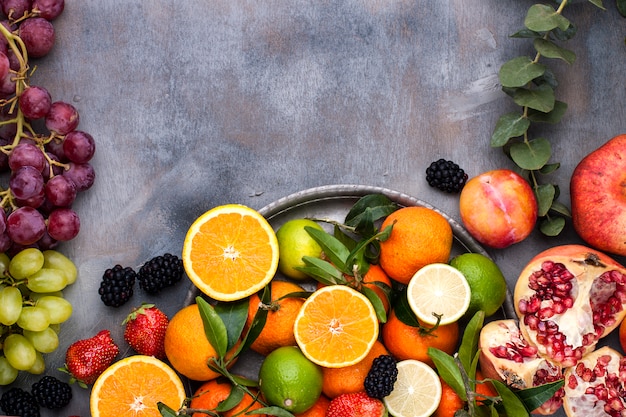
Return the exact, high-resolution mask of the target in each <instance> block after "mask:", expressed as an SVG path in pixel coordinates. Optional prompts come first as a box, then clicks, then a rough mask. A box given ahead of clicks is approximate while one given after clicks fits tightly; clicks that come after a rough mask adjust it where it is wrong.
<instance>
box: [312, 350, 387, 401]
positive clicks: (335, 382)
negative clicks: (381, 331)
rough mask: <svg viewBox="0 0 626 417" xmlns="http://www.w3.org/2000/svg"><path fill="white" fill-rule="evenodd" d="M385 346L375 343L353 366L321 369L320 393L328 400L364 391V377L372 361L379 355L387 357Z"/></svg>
mask: <svg viewBox="0 0 626 417" xmlns="http://www.w3.org/2000/svg"><path fill="white" fill-rule="evenodd" d="M388 354H389V352H388V351H387V349H386V348H385V346H384V345H383V344H382V343H381V342H379V341H376V342H375V343H374V346H372V349H371V350H370V351H369V353H368V354H367V356H366V357H365V358H364V359H363V360H361V361H360V362H357V363H355V364H354V365H350V366H345V367H343V368H322V374H323V376H324V382H323V385H322V392H323V393H324V394H325V395H326V396H328V397H329V398H335V397H337V396H339V395H341V394H346V393H351V392H360V391H365V386H364V385H363V383H364V382H365V377H366V376H367V373H368V372H369V370H370V368H371V367H372V362H374V359H376V358H377V357H379V356H380V355H388Z"/></svg>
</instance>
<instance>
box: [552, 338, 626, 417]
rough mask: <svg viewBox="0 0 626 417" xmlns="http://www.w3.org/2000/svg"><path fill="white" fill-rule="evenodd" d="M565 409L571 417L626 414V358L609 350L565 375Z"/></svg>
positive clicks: (603, 349) (599, 351)
mask: <svg viewBox="0 0 626 417" xmlns="http://www.w3.org/2000/svg"><path fill="white" fill-rule="evenodd" d="M564 389H565V399H564V401H563V408H564V410H565V413H566V414H567V415H568V416H569V417H595V416H598V417H599V416H611V417H618V416H623V415H624V414H625V413H626V358H623V357H622V355H621V354H620V353H619V352H617V351H616V350H614V349H612V348H610V347H608V346H605V347H601V348H599V349H597V350H595V351H594V352H591V353H590V354H588V355H587V356H585V357H584V358H582V359H581V361H580V362H578V364H577V365H576V366H574V367H571V368H569V369H567V370H566V371H565V387H564Z"/></svg>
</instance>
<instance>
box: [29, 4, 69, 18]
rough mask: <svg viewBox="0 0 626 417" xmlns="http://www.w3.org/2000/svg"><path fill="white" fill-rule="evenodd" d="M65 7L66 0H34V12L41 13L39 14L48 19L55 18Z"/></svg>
mask: <svg viewBox="0 0 626 417" xmlns="http://www.w3.org/2000/svg"><path fill="white" fill-rule="evenodd" d="M64 8H65V1H64V0H33V6H32V9H33V12H36V13H39V16H41V17H43V18H44V19H46V20H54V19H56V18H57V17H59V15H60V14H61V13H63V9H64Z"/></svg>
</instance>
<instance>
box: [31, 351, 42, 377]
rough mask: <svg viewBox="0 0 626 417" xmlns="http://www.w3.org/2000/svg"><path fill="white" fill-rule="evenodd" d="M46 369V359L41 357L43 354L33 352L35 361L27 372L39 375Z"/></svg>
mask: <svg viewBox="0 0 626 417" xmlns="http://www.w3.org/2000/svg"><path fill="white" fill-rule="evenodd" d="M45 370H46V361H45V360H44V358H43V355H42V354H41V353H39V352H35V363H34V364H33V366H31V367H30V368H28V369H27V371H28V373H29V374H34V375H41V374H43V373H44V372H45Z"/></svg>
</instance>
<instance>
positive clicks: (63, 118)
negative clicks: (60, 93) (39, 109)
mask: <svg viewBox="0 0 626 417" xmlns="http://www.w3.org/2000/svg"><path fill="white" fill-rule="evenodd" d="M79 121H80V117H79V115H78V110H76V108H75V107H74V106H72V105H71V104H69V103H66V102H64V101H55V102H54V103H52V106H51V107H50V111H49V112H48V115H47V116H46V128H47V129H48V130H49V131H51V132H55V133H58V134H59V135H67V134H68V133H70V132H71V131H72V130H74V129H76V127H77V126H78V122H79Z"/></svg>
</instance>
